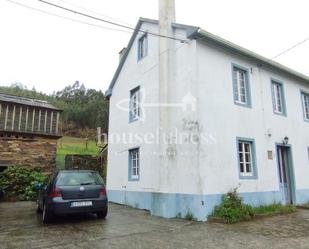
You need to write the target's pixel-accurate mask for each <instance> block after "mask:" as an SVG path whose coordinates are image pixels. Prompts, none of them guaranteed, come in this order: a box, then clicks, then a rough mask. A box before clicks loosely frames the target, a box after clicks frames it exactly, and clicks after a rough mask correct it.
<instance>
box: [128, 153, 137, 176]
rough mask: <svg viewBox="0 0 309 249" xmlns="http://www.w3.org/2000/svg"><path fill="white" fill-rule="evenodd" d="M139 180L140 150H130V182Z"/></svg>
mask: <svg viewBox="0 0 309 249" xmlns="http://www.w3.org/2000/svg"><path fill="white" fill-rule="evenodd" d="M137 180H139V148H136V149H132V150H129V181H137Z"/></svg>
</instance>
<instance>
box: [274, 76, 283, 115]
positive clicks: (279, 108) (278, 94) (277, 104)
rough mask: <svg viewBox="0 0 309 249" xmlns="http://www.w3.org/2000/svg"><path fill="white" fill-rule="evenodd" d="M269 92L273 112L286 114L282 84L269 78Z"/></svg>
mask: <svg viewBox="0 0 309 249" xmlns="http://www.w3.org/2000/svg"><path fill="white" fill-rule="evenodd" d="M271 94H272V102H273V111H274V113H275V114H278V115H283V116H286V115H287V113H286V104H285V96H284V89H283V84H282V83H281V82H279V81H277V80H273V79H272V80H271Z"/></svg>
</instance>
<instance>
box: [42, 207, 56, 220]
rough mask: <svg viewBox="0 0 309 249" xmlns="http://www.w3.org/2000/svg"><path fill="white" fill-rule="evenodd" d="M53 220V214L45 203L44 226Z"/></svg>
mask: <svg viewBox="0 0 309 249" xmlns="http://www.w3.org/2000/svg"><path fill="white" fill-rule="evenodd" d="M52 218H53V216H52V213H51V212H50V211H49V210H48V209H47V206H46V204H45V203H44V206H43V214H42V221H43V223H44V224H48V223H50V222H51V220H52Z"/></svg>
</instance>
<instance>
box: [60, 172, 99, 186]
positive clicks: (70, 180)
mask: <svg viewBox="0 0 309 249" xmlns="http://www.w3.org/2000/svg"><path fill="white" fill-rule="evenodd" d="M103 184H104V181H103V179H102V177H101V176H100V175H99V174H98V173H96V172H61V173H60V174H59V176H58V179H57V182H56V185H57V186H76V185H103Z"/></svg>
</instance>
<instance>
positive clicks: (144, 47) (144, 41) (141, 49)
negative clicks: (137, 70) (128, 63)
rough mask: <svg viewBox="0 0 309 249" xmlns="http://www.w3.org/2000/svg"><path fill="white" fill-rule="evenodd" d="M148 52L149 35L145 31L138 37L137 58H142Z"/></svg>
mask: <svg viewBox="0 0 309 249" xmlns="http://www.w3.org/2000/svg"><path fill="white" fill-rule="evenodd" d="M147 54H148V35H147V33H145V34H144V35H142V36H141V37H140V38H139V39H138V49H137V59H138V60H140V59H142V58H144V57H146V56H147Z"/></svg>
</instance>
